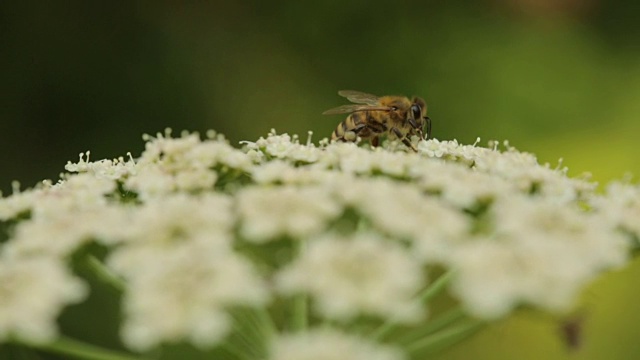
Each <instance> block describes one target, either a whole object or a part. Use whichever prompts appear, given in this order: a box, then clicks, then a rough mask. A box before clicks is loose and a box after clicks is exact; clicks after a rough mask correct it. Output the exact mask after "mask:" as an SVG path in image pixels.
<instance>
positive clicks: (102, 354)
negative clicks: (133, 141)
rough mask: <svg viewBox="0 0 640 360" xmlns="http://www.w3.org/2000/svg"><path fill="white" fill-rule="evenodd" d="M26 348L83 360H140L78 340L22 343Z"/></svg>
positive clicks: (61, 339)
mask: <svg viewBox="0 0 640 360" xmlns="http://www.w3.org/2000/svg"><path fill="white" fill-rule="evenodd" d="M20 343H21V344H23V345H25V346H29V347H32V348H35V349H38V350H42V351H46V352H52V353H57V354H62V355H65V356H69V357H73V358H76V359H83V360H140V359H142V357H137V356H133V355H129V354H124V353H120V352H117V351H114V350H109V349H103V348H101V347H98V346H94V345H90V344H86V343H83V342H81V341H78V340H74V339H70V338H66V337H60V338H58V339H57V340H56V341H54V342H51V343H46V344H36V343H30V342H20Z"/></svg>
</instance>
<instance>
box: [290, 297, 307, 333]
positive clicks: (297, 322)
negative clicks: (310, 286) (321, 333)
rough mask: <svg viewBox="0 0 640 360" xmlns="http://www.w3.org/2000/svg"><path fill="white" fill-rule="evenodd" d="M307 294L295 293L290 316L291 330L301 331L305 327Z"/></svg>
mask: <svg viewBox="0 0 640 360" xmlns="http://www.w3.org/2000/svg"><path fill="white" fill-rule="evenodd" d="M307 311H308V306H307V295H306V294H300V295H296V296H295V298H294V299H293V316H292V324H291V325H292V326H291V328H292V330H293V331H302V330H305V329H306V328H307V326H308V325H309V324H308V321H307Z"/></svg>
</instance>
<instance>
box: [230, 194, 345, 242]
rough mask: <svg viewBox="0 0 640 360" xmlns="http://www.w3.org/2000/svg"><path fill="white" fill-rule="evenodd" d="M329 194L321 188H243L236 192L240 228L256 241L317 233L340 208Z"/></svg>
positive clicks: (250, 238) (244, 233) (245, 234)
mask: <svg viewBox="0 0 640 360" xmlns="http://www.w3.org/2000/svg"><path fill="white" fill-rule="evenodd" d="M328 195H329V194H328V193H327V191H326V189H323V188H321V187H295V186H289V187H246V188H244V189H242V190H240V191H239V192H238V194H237V201H238V203H237V206H238V213H239V215H240V218H241V221H242V223H241V226H240V231H241V233H242V235H243V236H245V237H246V238H247V239H249V240H251V241H255V242H264V241H268V240H270V239H273V238H275V237H277V236H283V235H288V236H292V237H307V236H310V235H313V234H316V233H319V232H321V231H322V230H324V229H325V228H326V225H327V222H328V221H329V220H331V219H333V218H335V217H336V216H338V215H340V213H341V211H342V208H341V206H340V205H339V204H338V203H337V202H336V201H335V200H334V199H332V198H331V197H330V196H328Z"/></svg>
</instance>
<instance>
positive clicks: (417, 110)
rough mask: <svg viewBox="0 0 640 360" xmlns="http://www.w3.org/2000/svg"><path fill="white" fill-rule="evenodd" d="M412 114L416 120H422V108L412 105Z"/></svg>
mask: <svg viewBox="0 0 640 360" xmlns="http://www.w3.org/2000/svg"><path fill="white" fill-rule="evenodd" d="M411 113H412V115H413V118H414V119H420V106H418V105H412V106H411Z"/></svg>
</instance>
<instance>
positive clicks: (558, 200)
mask: <svg viewBox="0 0 640 360" xmlns="http://www.w3.org/2000/svg"><path fill="white" fill-rule="evenodd" d="M145 140H146V146H145V151H144V152H143V153H142V154H141V155H140V156H139V157H137V158H134V157H133V156H131V155H130V154H127V156H123V157H120V158H117V159H114V160H98V161H90V160H89V156H88V155H89V154H88V152H87V153H85V154H82V155H80V158H79V160H78V161H77V162H76V163H71V162H70V163H68V164H67V165H66V170H67V171H69V173H68V174H65V175H63V176H62V178H61V180H60V181H58V182H56V183H54V182H51V181H44V182H42V183H41V184H39V185H38V186H37V187H36V188H34V189H32V190H26V191H22V192H20V191H17V190H16V191H15V192H14V194H12V195H10V196H7V197H4V198H0V305H1V306H0V340H3V339H5V340H6V339H8V338H10V337H11V338H13V337H17V338H24V339H27V340H29V341H49V340H54V339H55V336H56V333H57V324H56V318H57V316H58V315H59V314H60V313H61V311H63V309H64V308H65V307H66V306H67V305H68V304H71V303H74V302H77V301H80V300H82V299H83V297H84V296H85V295H86V287H85V286H84V285H83V283H82V282H80V281H79V280H78V279H77V278H76V277H74V276H72V275H71V273H72V272H71V269H72V268H73V269H75V266H76V265H77V262H78V261H80V262H82V261H84V262H82V264H83V265H84V266H85V267H90V268H91V269H93V271H95V273H96V277H99V278H100V279H102V280H104V281H105V282H106V283H109V284H112V285H113V286H114V287H115V288H116V289H117V290H118V291H122V302H121V304H122V310H123V317H122V324H121V325H122V326H121V336H122V340H123V343H124V344H125V345H126V346H128V347H129V348H131V349H134V350H139V351H148V350H151V349H153V348H155V347H158V346H160V345H162V344H165V343H175V342H182V341H186V342H189V343H191V344H193V345H196V346H197V347H199V348H206V349H209V348H212V347H213V348H217V347H221V348H224V351H228V352H230V353H232V354H235V355H238V356H237V358H254V357H255V358H264V359H271V360H289V359H295V360H311V359H313V360H315V359H321V360H331V359H340V360H360V359H374V360H399V359H405V358H407V355H408V353H409V352H408V351H407V349H408V348H404V347H402V346H400V347H399V348H398V349H396V348H394V347H392V346H387V345H384V346H383V345H381V344H380V343H379V342H376V341H377V340H384V341H385V342H386V341H387V340H389V341H390V342H393V341H394V340H393V339H395V335H402V334H396V333H395V332H394V333H393V334H392V335H394V336H390V337H388V338H385V336H386V335H389V331H391V330H401V329H402V330H407V331H410V330H412V329H413V330H416V331H418V330H420V326H421V325H422V324H424V322H422V321H427V320H425V315H426V313H427V305H428V304H426V303H425V302H427V303H428V301H427V300H428V299H429V297H430V296H434V295H433V294H434V293H432V291H435V293H437V291H439V290H438V289H445V288H448V289H449V290H450V293H451V294H452V295H453V296H454V297H455V299H456V300H457V301H458V304H459V306H461V307H462V308H463V309H464V310H466V312H467V313H469V314H471V315H473V316H475V317H477V318H480V319H494V318H496V317H500V316H504V315H506V314H508V313H509V312H510V311H511V310H513V309H515V308H516V307H518V306H520V305H527V306H533V307H537V308H542V309H544V310H548V311H552V312H562V311H566V310H567V309H569V308H570V307H571V306H572V305H573V301H574V299H575V298H576V297H577V296H578V295H579V293H580V291H581V290H582V289H583V288H584V286H585V285H586V284H588V283H589V282H590V281H592V280H593V279H594V278H595V277H596V276H597V275H598V274H600V273H601V272H602V271H604V270H606V269H610V268H616V267H619V266H622V265H624V264H625V263H626V261H627V259H628V257H629V253H630V250H633V249H635V250H637V249H638V247H640V240H639V239H640V225H638V224H640V221H638V218H639V216H640V190H639V189H640V188H639V187H638V186H637V185H631V184H629V183H613V184H611V185H610V186H609V187H608V188H607V190H606V192H605V193H604V194H599V195H598V194H596V191H595V190H596V189H595V187H596V184H595V183H593V182H590V181H588V179H586V178H578V179H572V178H569V177H568V176H567V170H566V168H561V167H560V166H558V167H556V168H554V167H551V166H549V165H540V164H538V162H537V159H536V158H535V156H534V155H533V154H528V153H523V152H519V151H517V150H515V149H514V148H512V147H510V146H509V145H508V144H507V143H505V144H503V146H502V147H501V146H499V144H497V143H494V144H493V145H492V146H491V147H490V148H485V147H482V146H478V142H476V143H475V144H473V145H464V144H459V143H458V142H457V141H455V140H454V141H438V140H428V141H425V140H419V139H413V141H414V143H415V145H416V148H417V149H418V151H417V152H412V151H410V150H408V149H407V148H406V147H405V146H404V145H403V144H401V143H399V142H397V141H391V142H385V143H384V144H383V146H381V147H378V148H373V149H372V148H370V147H368V146H363V147H359V146H358V145H357V144H354V143H329V142H328V140H323V141H321V142H320V145H314V144H312V143H311V142H310V140H308V141H307V142H306V143H301V142H300V140H299V138H298V137H297V136H289V135H288V134H280V135H278V134H276V133H275V131H272V132H271V133H269V135H268V136H267V137H264V138H260V139H258V140H257V141H256V142H243V146H242V149H237V148H234V147H233V146H231V145H230V144H229V143H228V142H227V140H226V139H225V138H224V137H223V136H222V135H219V134H215V133H210V134H208V136H207V138H205V139H204V140H203V139H201V138H200V137H199V136H198V134H189V133H183V134H181V136H180V137H177V138H172V137H171V136H170V132H166V133H165V134H158V135H157V136H155V137H150V136H146V137H145ZM96 249H97V250H96ZM83 256H84V258H83ZM98 259H100V260H98ZM72 260H73V263H72ZM433 270H435V271H433ZM443 270H444V271H446V273H445V276H443V277H442V278H439V279H435V280H434V281H433V283H431V282H429V281H427V277H426V274H427V273H429V274H434V273H435V274H437V273H441V272H442V271H443ZM440 279H444V280H442V281H439V280H440ZM447 281H448V282H447ZM434 289H436V290H434ZM239 314H240V315H239ZM242 314H244V315H242ZM290 314H293V315H291V317H292V318H293V319H294V320H295V321H292V322H293V323H294V325H295V326H293V325H292V324H290V323H289V322H290V320H289V318H288V317H289V316H290ZM243 316H244V317H243ZM271 316H273V318H270V317H271ZM265 318H267V320H265ZM243 319H244V320H243ZM269 319H271V320H269ZM243 321H245V322H244V323H243ZM269 321H276V322H285V324H282V323H279V324H277V326H273V324H272V325H271V326H269ZM247 323H249V324H256V323H258V325H260V326H257V327H258V328H259V330H255V329H253V330H252V329H251V328H250V326H249V330H247ZM396 324H397V325H398V327H399V328H394V326H396ZM290 325H291V326H290ZM355 325H357V326H355ZM351 326H354V327H353V328H352V327H351ZM269 329H270V330H269ZM283 329H285V333H280V332H279V331H282V330H283ZM289 329H291V330H292V331H293V330H296V331H297V332H295V333H293V332H292V333H287V331H289ZM352 329H358V331H360V333H361V334H363V337H358V336H355V335H353V334H351V333H350V330H352ZM255 332H258V333H260V334H263V335H264V337H263V338H261V339H260V340H259V341H254V340H255V339H252V338H251V336H252V335H251V334H253V333H255ZM398 332H399V333H400V332H401V331H398ZM418 332H419V331H418ZM445 332H446V329H445ZM368 335H372V336H371V337H367V336H368ZM398 338H399V339H401V338H402V336H399V337H398ZM449 340H450V339H449ZM234 341H239V342H240V343H242V344H243V345H242V346H239V347H238V346H237V344H235V345H236V347H234V346H232V345H233V344H232V343H233V342H234ZM443 341H444V340H443ZM425 343H426V342H425ZM402 344H404V343H402ZM418 344H420V343H418ZM414 345H415V344H414ZM403 346H404V345H403ZM243 349H245V350H243ZM410 350H411V353H412V354H413V352H414V351H415V350H419V349H417V348H415V347H410ZM238 351H239V354H238ZM243 351H246V352H247V353H243Z"/></svg>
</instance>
